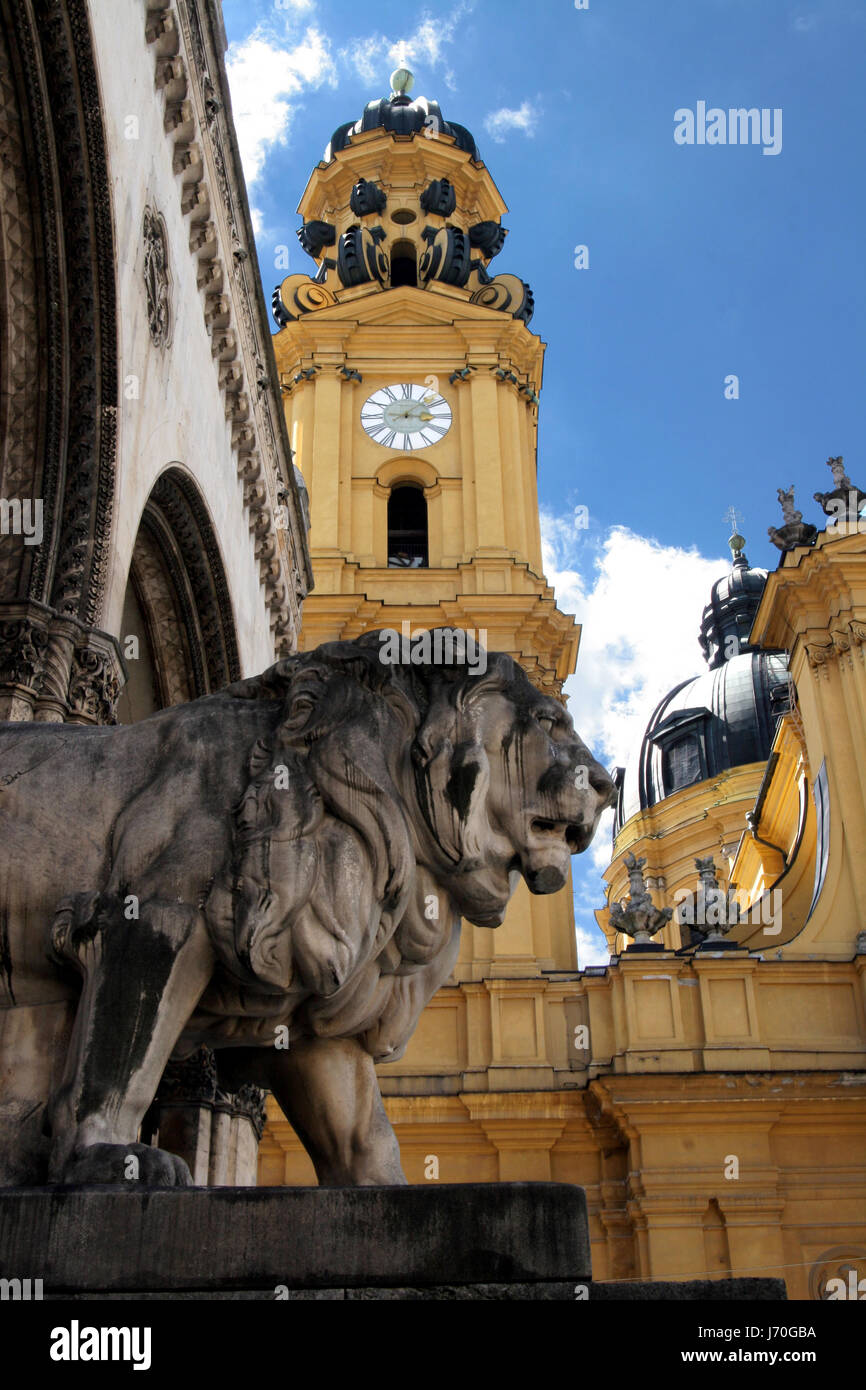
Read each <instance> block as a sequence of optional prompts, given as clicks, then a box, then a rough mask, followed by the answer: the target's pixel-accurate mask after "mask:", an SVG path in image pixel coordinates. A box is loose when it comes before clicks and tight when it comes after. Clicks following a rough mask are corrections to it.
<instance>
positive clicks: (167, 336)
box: [141, 207, 171, 347]
mask: <svg viewBox="0 0 866 1390" xmlns="http://www.w3.org/2000/svg"><path fill="white" fill-rule="evenodd" d="M141 234H142V240H143V242H144V289H145V294H146V296H147V326H148V328H149V329H150V336H151V338H152V340H153V342H154V344H155V346H156V347H167V346H168V344H169V342H170V341H171V300H170V295H169V273H168V246H167V244H166V236H165V224H164V222H163V220H162V218H161V217H160V215H159V213H157V212H154V211H153V209H152V208H149V207H147V208H145V209H144V220H143V223H142V231H141Z"/></svg>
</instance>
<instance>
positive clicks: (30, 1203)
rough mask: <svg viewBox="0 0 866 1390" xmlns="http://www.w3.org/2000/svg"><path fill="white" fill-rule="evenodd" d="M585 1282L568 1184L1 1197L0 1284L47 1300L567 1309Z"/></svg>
mask: <svg viewBox="0 0 866 1390" xmlns="http://www.w3.org/2000/svg"><path fill="white" fill-rule="evenodd" d="M590 1273H591V1270H590V1254H589V1237H588V1229H587V1220H586V1199H585V1196H584V1193H583V1190H582V1189H581V1188H579V1187H573V1186H571V1185H569V1184H566V1183H501V1184H500V1183H483V1184H454V1185H445V1184H436V1185H431V1186H430V1187H358V1188H297V1187H294V1188H293V1187H283V1188H275V1187H268V1188H225V1187H223V1188H214V1189H208V1188H180V1189H174V1190H171V1189H168V1190H165V1189H162V1190H150V1191H136V1190H131V1191H124V1190H114V1189H108V1188H98V1189H94V1188H90V1189H83V1188H75V1187H57V1188H38V1189H37V1188H21V1189H6V1190H5V1191H3V1192H0V1278H5V1279H22V1280H24V1279H30V1280H36V1279H41V1280H42V1287H43V1296H44V1297H45V1298H55V1297H71V1298H122V1297H124V1296H127V1297H128V1296H130V1295H132V1296H135V1297H151V1298H197V1297H198V1298H250V1297H252V1298H271V1299H273V1298H292V1297H302V1298H303V1297H311V1296H312V1297H325V1298H345V1297H373V1298H380V1297H386V1298H387V1297H395V1296H397V1297H401V1296H406V1297H418V1296H421V1297H432V1298H435V1297H437V1296H444V1297H467V1296H468V1297H481V1298H491V1297H492V1298H497V1297H527V1298H536V1297H541V1298H549V1297H568V1298H573V1297H574V1285H575V1284H577V1283H580V1282H583V1283H586V1281H587V1280H588V1279H589V1278H590ZM438 1289H447V1290H449V1291H450V1292H446V1293H444V1295H443V1294H439V1295H437V1292H436V1291H437V1290H438ZM473 1290H477V1292H473ZM508 1290H510V1291H511V1292H508ZM518 1290H520V1291H519V1292H518ZM461 1291H462V1292H461Z"/></svg>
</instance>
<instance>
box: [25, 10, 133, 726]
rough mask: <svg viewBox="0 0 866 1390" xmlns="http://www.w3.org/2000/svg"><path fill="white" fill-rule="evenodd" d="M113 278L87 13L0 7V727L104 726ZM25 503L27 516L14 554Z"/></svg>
mask: <svg viewBox="0 0 866 1390" xmlns="http://www.w3.org/2000/svg"><path fill="white" fill-rule="evenodd" d="M114 277H115V255H114V230H113V211H112V204H111V183H110V181H109V177H108V165H107V157H106V141H105V133H104V129H103V118H102V105H101V97H100V90H99V83H98V79H97V73H96V64H95V59H94V51H93V41H92V35H91V33H90V26H89V21H88V10H87V0H62V3H61V0H0V363H2V366H0V496H2V497H3V498H4V499H6V502H7V507H11V506H13V505H14V506H15V507H17V508H20V509H21V510H20V511H18V512H13V513H12V520H11V528H12V529H13V530H15V531H16V532H17V534H13V535H8V534H7V535H6V536H4V538H3V541H4V543H3V546H2V547H0V714H2V716H3V717H4V718H13V719H30V718H38V719H46V720H63V719H77V720H82V721H84V722H91V721H96V722H104V721H105V720H110V719H111V717H112V710H113V702H114V697H115V694H116V690H117V673H118V660H117V652H116V647H115V646H114V643H113V639H112V638H111V637H109V636H108V635H107V634H105V633H104V632H100V631H99V628H98V624H99V622H100V620H101V619H102V615H103V604H104V599H105V591H106V581H107V576H108V570H109V561H110V554H111V545H112V510H113V505H114V488H115V461H116V436H117V406H118V363H117V311H116V285H115V278H114ZM25 502H26V503H27V505H28V507H29V508H32V509H33V512H34V513H35V514H36V516H37V517H38V539H37V540H35V541H31V543H29V544H28V543H27V539H26V535H25V529H26V528H24V527H22V526H21V525H20V520H19V518H20V517H21V514H22V512H23V508H24V504H25ZM3 511H4V516H3V525H4V527H5V528H6V529H7V530H9V529H10V519H9V518H10V513H9V511H8V510H7V508H4V509H3ZM31 519H34V518H31ZM16 523H17V524H16ZM32 535H33V532H32V531H31V536H32ZM7 542H8V544H7Z"/></svg>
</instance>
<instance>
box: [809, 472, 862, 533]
mask: <svg viewBox="0 0 866 1390" xmlns="http://www.w3.org/2000/svg"><path fill="white" fill-rule="evenodd" d="M827 467H828V468H829V469H830V471H831V473H832V474H833V490H832V491H831V492H815V493H813V496H814V498H815V501H816V502H817V503H818V504H819V506H820V507H821V510H822V511H823V512H824V514H825V516H830V517H832V518H833V519H834V521H842V522H843V523H845V524H847V525H849V526H855V527H856V526H857V523H858V522H859V520H860V509H861V507H862V506H863V504H864V503H866V492H861V491H860V489H859V487H856V486H855V484H854V483H852V481H851V479H850V478H849V477H848V474H847V473H846V472H845V461H844V459H843V458H842V456H841V454H840V455H839V457H838V458H829V459H828V460H827Z"/></svg>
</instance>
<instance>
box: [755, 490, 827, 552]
mask: <svg viewBox="0 0 866 1390" xmlns="http://www.w3.org/2000/svg"><path fill="white" fill-rule="evenodd" d="M778 498H779V505H780V506H781V508H782V518H783V522H784V525H782V526H781V527H779V529H778V530H777V529H776V527H775V526H770V527H768V528H767V535H768V536H769V537H770V540H771V541H772V542H773V545H775V546H776V547H777V549H779V550H781V551H782V552H784V551H786V550H794V549H795V547H796V546H798V545H814V544H815V538H816V536H817V535H818V528H817V527H816V526H811V525H810V524H809V523H808V522H805V521H804V520H803V513H802V512H801V511H798V510H797V508H796V507H795V506H794V485H793V483H792V484H791V486H790V487H789V488H788V490H787V492H786V491H785V489H784V488H781V487H780V488H779V489H778Z"/></svg>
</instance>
